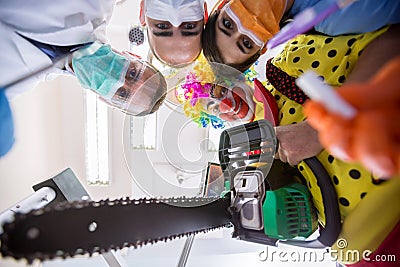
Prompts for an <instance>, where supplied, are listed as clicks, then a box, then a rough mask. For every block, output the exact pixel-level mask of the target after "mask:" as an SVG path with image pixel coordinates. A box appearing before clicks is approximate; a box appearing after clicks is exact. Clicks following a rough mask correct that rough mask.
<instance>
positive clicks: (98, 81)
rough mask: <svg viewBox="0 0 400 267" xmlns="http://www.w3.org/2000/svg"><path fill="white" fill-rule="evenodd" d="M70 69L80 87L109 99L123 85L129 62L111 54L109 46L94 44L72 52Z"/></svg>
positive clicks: (113, 53) (120, 56) (118, 55)
mask: <svg viewBox="0 0 400 267" xmlns="http://www.w3.org/2000/svg"><path fill="white" fill-rule="evenodd" d="M72 67H73V69H74V72H75V75H76V77H77V78H78V80H79V82H80V84H81V85H82V87H84V88H87V89H92V90H94V91H96V92H97V93H98V94H99V95H101V96H102V97H103V98H104V99H111V98H112V97H113V96H114V94H115V92H116V91H117V90H118V88H120V87H121V86H122V85H123V84H124V81H125V74H126V72H127V70H128V67H129V60H128V59H127V58H125V57H123V56H122V55H120V54H117V53H115V52H113V51H112V49H111V46H110V45H107V44H101V43H98V42H94V43H93V44H92V45H90V46H88V47H85V48H81V49H79V50H78V51H76V52H74V54H73V57H72Z"/></svg>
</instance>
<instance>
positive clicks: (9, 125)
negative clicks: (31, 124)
mask: <svg viewBox="0 0 400 267" xmlns="http://www.w3.org/2000/svg"><path fill="white" fill-rule="evenodd" d="M13 144H14V122H13V118H12V114H11V109H10V104H9V103H8V100H7V97H6V94H5V90H4V89H3V88H0V157H2V156H4V155H5V154H7V152H8V151H10V149H11V147H12V146H13Z"/></svg>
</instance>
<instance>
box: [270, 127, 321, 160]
mask: <svg viewBox="0 0 400 267" xmlns="http://www.w3.org/2000/svg"><path fill="white" fill-rule="evenodd" d="M275 132H276V137H277V139H278V142H279V146H278V151H277V154H276V156H275V157H276V158H279V159H280V160H281V161H283V162H288V163H289V164H290V165H297V164H298V163H299V162H300V161H302V160H304V159H306V158H310V157H313V156H315V155H317V154H318V153H319V152H320V151H321V150H322V145H321V144H320V143H319V140H318V133H317V131H316V130H315V129H314V128H312V127H311V126H310V125H309V124H308V123H307V121H303V122H300V123H297V124H289V125H284V126H278V127H276V128H275Z"/></svg>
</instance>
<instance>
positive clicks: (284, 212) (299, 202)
mask: <svg viewBox="0 0 400 267" xmlns="http://www.w3.org/2000/svg"><path fill="white" fill-rule="evenodd" d="M263 217H264V233H265V234H266V235H267V236H268V237H272V238H278V239H305V238H307V237H308V236H309V235H310V234H312V232H313V231H314V230H315V228H316V223H315V220H313V218H312V207H311V201H310V194H309V191H308V189H307V187H306V186H304V185H302V184H297V183H296V184H290V185H288V186H284V187H281V188H279V189H277V190H273V191H267V192H266V198H265V201H264V203H263Z"/></svg>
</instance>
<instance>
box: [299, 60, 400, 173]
mask: <svg viewBox="0 0 400 267" xmlns="http://www.w3.org/2000/svg"><path fill="white" fill-rule="evenodd" d="M338 93H339V95H341V96H342V98H343V99H344V100H346V101H347V102H348V103H349V104H351V105H353V106H354V107H355V108H356V109H357V114H356V116H355V117H354V118H352V119H345V118H343V117H341V116H340V115H338V114H334V113H330V112H328V111H327V110H326V109H325V108H324V107H323V106H322V105H321V104H319V103H316V102H314V101H308V102H307V103H306V104H305V109H304V112H305V114H306V115H307V116H308V121H309V123H310V125H312V126H313V127H314V128H315V129H317V130H318V132H319V139H320V142H321V143H322V145H323V146H324V147H326V148H327V149H328V150H329V151H330V152H331V153H332V154H333V155H334V156H336V157H338V158H341V159H343V160H347V161H358V162H361V163H362V164H364V166H365V167H366V168H368V169H370V170H371V171H372V172H374V173H375V174H377V175H379V176H383V177H390V176H393V175H394V174H399V173H400V122H399V115H400V57H397V58H395V59H394V60H392V61H391V62H390V63H389V64H387V65H385V66H384V67H383V68H382V69H381V70H380V71H379V72H378V73H377V74H376V75H375V76H374V77H373V78H372V79H371V80H369V81H368V82H366V83H363V84H349V85H344V86H342V87H341V88H339V89H338Z"/></svg>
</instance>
